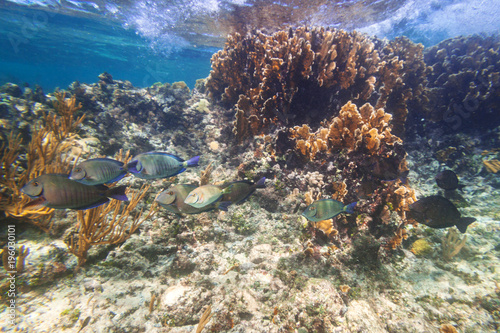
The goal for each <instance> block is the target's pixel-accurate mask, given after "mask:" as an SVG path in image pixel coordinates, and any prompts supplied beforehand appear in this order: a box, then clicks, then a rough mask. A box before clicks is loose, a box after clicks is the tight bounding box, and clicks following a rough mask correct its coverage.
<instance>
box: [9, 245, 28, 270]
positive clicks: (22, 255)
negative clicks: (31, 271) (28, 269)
mask: <svg viewBox="0 0 500 333" xmlns="http://www.w3.org/2000/svg"><path fill="white" fill-rule="evenodd" d="M9 252H11V251H9V248H8V247H7V246H5V247H4V248H3V250H2V263H3V267H4V269H5V270H6V271H7V272H11V271H15V272H16V273H17V274H21V273H22V272H24V264H25V259H26V257H27V256H28V255H29V254H30V249H28V248H27V247H24V245H23V246H21V247H20V248H19V251H18V255H17V258H16V257H15V256H14V255H12V254H10V253H9Z"/></svg>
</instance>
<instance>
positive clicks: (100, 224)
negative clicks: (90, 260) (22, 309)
mask: <svg viewBox="0 0 500 333" xmlns="http://www.w3.org/2000/svg"><path fill="white" fill-rule="evenodd" d="M148 189H149V185H147V186H143V187H141V189H139V190H138V191H136V192H135V193H133V194H132V196H131V197H130V201H129V202H128V203H127V204H126V205H122V203H121V201H118V200H111V201H110V202H109V203H108V204H105V205H101V206H99V207H96V208H92V209H89V210H85V211H81V210H80V211H78V232H77V233H76V234H75V235H72V236H71V237H70V239H69V241H68V242H67V244H68V250H69V252H71V253H73V254H74V255H75V256H76V257H78V267H81V266H82V265H83V264H84V263H85V262H86V261H87V254H88V251H89V249H90V248H91V247H92V246H95V245H101V244H119V243H122V242H124V241H125V240H127V239H128V238H129V237H130V236H132V234H133V233H134V232H135V231H136V230H137V228H139V226H140V225H141V224H142V222H144V221H145V220H147V219H148V218H150V217H151V216H152V215H153V214H154V213H155V212H156V205H155V204H153V206H152V207H151V208H150V210H149V212H148V213H147V214H146V215H144V216H143V210H141V211H140V212H139V213H138V214H135V216H133V217H132V221H129V220H130V218H131V215H132V211H133V210H134V208H135V207H136V206H137V204H138V203H139V202H140V201H141V200H142V198H144V196H145V195H146V194H147V190H148ZM109 214H111V215H110V216H108V215H109ZM75 236H76V237H75Z"/></svg>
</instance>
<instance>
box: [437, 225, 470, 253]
mask: <svg viewBox="0 0 500 333" xmlns="http://www.w3.org/2000/svg"><path fill="white" fill-rule="evenodd" d="M466 240H467V235H465V236H464V237H460V234H459V233H458V232H457V231H456V230H455V229H449V230H448V232H447V233H446V236H445V237H444V238H443V240H442V241H441V250H442V254H443V259H444V260H446V261H449V260H451V259H452V258H453V257H454V256H456V255H457V254H458V253H459V252H460V250H462V248H463V247H464V246H465V241H466Z"/></svg>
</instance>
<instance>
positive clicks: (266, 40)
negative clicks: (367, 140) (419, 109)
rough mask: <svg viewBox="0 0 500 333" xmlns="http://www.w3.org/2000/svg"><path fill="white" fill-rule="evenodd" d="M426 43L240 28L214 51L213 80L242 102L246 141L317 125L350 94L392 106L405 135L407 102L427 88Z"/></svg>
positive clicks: (217, 95) (213, 87) (241, 134)
mask: <svg viewBox="0 0 500 333" xmlns="http://www.w3.org/2000/svg"><path fill="white" fill-rule="evenodd" d="M422 50H423V47H422V46H421V45H415V44H413V43H411V42H410V41H409V40H408V39H406V38H398V39H396V40H394V41H391V42H389V43H384V42H382V41H380V40H377V39H375V38H369V37H367V36H364V35H362V34H359V33H356V32H352V33H348V32H345V31H342V30H329V29H323V28H313V29H309V28H304V27H301V28H297V29H295V30H293V29H290V30H289V31H280V32H276V33H274V34H272V35H265V34H264V33H262V32H259V31H257V32H253V33H249V34H248V35H246V36H241V35H239V34H237V33H235V34H233V35H231V36H229V38H228V41H227V43H226V46H225V48H224V50H222V51H219V52H218V53H217V54H215V55H214V56H213V57H212V71H211V73H210V76H209V78H208V80H207V82H206V87H207V89H208V91H209V92H210V94H211V96H212V97H213V98H214V99H216V100H221V101H222V102H223V103H224V104H225V105H227V106H233V105H234V106H235V109H236V121H235V123H234V133H235V136H236V138H237V140H238V141H239V142H241V141H242V140H243V138H245V137H247V136H249V135H256V134H260V133H265V132H268V131H269V130H268V129H269V128H270V127H272V126H275V125H286V126H290V125H294V124H296V125H299V124H304V123H309V124H317V123H319V122H320V121H322V120H323V119H325V118H326V117H331V116H334V115H336V113H337V111H338V108H339V107H340V106H341V105H343V104H345V103H347V102H348V101H353V103H355V104H356V105H358V104H364V103H365V102H369V103H371V104H372V105H376V108H377V109H378V108H384V107H386V106H388V107H389V108H388V110H390V111H389V112H391V113H392V114H393V116H394V118H395V119H396V128H395V130H396V134H398V133H399V134H401V133H403V131H404V122H405V119H406V115H407V112H408V111H407V109H406V105H407V103H408V102H409V101H410V100H413V99H417V98H418V97H419V96H420V95H421V94H422V92H423V87H424V84H425V70H426V67H425V64H424V63H423V55H422ZM332 96H334V97H332Z"/></svg>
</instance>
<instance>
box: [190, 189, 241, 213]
mask: <svg viewBox="0 0 500 333" xmlns="http://www.w3.org/2000/svg"><path fill="white" fill-rule="evenodd" d="M230 191H231V186H229V187H226V188H225V189H223V190H221V188H220V187H219V186H217V185H203V186H199V187H197V188H195V189H194V190H192V191H191V192H190V193H189V194H188V195H187V197H186V199H185V200H184V202H185V203H187V204H188V205H191V206H193V207H195V208H202V207H206V206H208V205H210V204H213V203H215V202H217V201H219V200H220V199H222V196H223V195H224V194H227V193H230Z"/></svg>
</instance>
